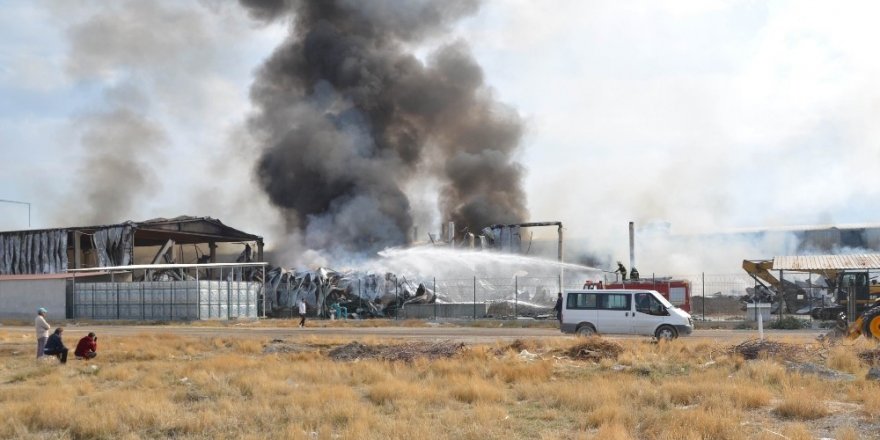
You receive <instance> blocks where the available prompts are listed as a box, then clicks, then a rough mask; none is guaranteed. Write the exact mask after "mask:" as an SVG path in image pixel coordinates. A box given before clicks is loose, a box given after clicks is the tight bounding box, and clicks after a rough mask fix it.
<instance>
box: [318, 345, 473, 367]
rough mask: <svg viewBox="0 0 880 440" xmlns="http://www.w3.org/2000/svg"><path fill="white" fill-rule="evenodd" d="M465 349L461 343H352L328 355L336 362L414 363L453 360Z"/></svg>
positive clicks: (335, 349) (331, 351) (333, 350)
mask: <svg viewBox="0 0 880 440" xmlns="http://www.w3.org/2000/svg"><path fill="white" fill-rule="evenodd" d="M464 349H465V344H464V343H461V342H450V341H444V342H434V343H424V342H408V343H405V344H399V345H365V344H361V343H360V342H351V343H348V344H346V345H342V346H339V347H336V348H334V349H332V350H330V352H329V353H328V356H330V358H331V359H333V360H334V361H342V362H352V361H358V360H364V359H378V360H383V361H403V362H412V361H413V360H414V359H416V358H428V359H431V360H433V359H441V358H451V357H453V356H455V355H456V354H458V353H459V352H461V351H463V350H464Z"/></svg>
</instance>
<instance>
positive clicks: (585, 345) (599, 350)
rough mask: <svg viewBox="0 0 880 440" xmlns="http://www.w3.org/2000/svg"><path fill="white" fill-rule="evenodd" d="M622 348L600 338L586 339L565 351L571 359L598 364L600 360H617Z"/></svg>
mask: <svg viewBox="0 0 880 440" xmlns="http://www.w3.org/2000/svg"><path fill="white" fill-rule="evenodd" d="M622 352H623V346H622V345H620V344H618V343H617V342H612V341H608V340H605V339H602V338H588V339H587V340H586V341H584V342H581V343H579V344H577V345H574V346H573V347H571V348H569V349H568V350H566V351H565V354H566V355H567V356H569V357H571V358H572V359H577V360H584V361H592V362H599V361H600V360H602V359H617V356H618V355H620V353H622Z"/></svg>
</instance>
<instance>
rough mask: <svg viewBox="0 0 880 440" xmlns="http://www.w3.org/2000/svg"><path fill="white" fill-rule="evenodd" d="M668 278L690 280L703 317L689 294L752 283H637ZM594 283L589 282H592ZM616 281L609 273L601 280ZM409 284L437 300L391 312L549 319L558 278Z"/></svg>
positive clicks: (742, 288)
mask: <svg viewBox="0 0 880 440" xmlns="http://www.w3.org/2000/svg"><path fill="white" fill-rule="evenodd" d="M669 278H672V279H675V280H686V281H688V282H689V283H690V298H691V313H692V314H694V315H696V316H703V317H704V316H705V315H706V311H705V307H704V304H705V303H703V304H701V305H702V306H703V307H694V302H693V298H696V297H703V296H704V295H705V297H707V298H712V297H718V296H726V297H735V298H740V297H742V296H745V295H747V294H748V290H747V289H749V288H753V287H754V285H755V281H754V280H753V279H752V278H751V277H749V276H748V275H747V274H708V273H698V274H685V275H677V276H672V277H664V278H655V277H654V276H653V275H648V276H646V277H643V278H642V281H650V280H656V282H657V283H662V282H664V281H665V280H667V279H669ZM584 281H586V280H570V279H566V280H565V283H564V284H563V286H562V287H563V289H565V290H570V289H581V288H583V286H584ZM593 281H595V280H593ZM603 281H605V282H606V283H610V282H615V281H617V280H616V279H615V277H614V276H613V275H608V276H606V277H605V279H604V280H603ZM410 282H411V283H413V284H414V285H418V284H419V283H422V284H424V285H425V287H427V288H429V289H432V290H433V291H434V292H435V293H436V294H437V297H438V298H439V299H440V303H439V304H417V305H412V304H405V298H403V297H401V298H400V307H399V311H398V313H397V314H396V315H395V316H398V317H405V318H417V319H434V318H465V319H467V318H470V319H482V318H501V319H513V318H518V317H539V318H552V313H553V311H552V308H553V305H554V304H555V302H556V294H557V292H559V291H560V287H559V277H511V278H480V277H472V278H459V279H427V280H410Z"/></svg>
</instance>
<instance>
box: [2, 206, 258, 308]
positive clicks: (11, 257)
mask: <svg viewBox="0 0 880 440" xmlns="http://www.w3.org/2000/svg"><path fill="white" fill-rule="evenodd" d="M221 246H233V247H232V248H231V249H226V252H229V251H232V254H233V255H232V256H231V257H229V258H231V259H233V260H234V263H217V260H218V249H220V247H221ZM222 251H223V249H221V252H222ZM236 254H237V257H236V256H235V255H236ZM262 256H263V239H262V237H260V236H257V235H253V234H249V233H246V232H242V231H240V230H237V229H235V228H232V227H229V226H226V225H224V224H223V223H222V222H220V221H219V220H216V219H213V218H209V217H188V216H182V217H176V218H173V219H164V218H159V219H153V220H147V221H142V222H131V221H129V222H125V223H119V224H111V225H101V226H83V227H69V228H53V229H40V230H26V231H6V232H0V305H3V307H2V310H3V315H4V316H5V317H21V316H30V315H31V314H32V313H33V310H35V307H36V306H37V305H42V306H49V307H50V308H52V309H54V310H55V313H58V314H59V315H60V314H61V311H64V314H65V315H66V316H67V317H69V318H99V319H102V318H103V319H200V318H205V317H223V316H224V315H225V316H226V317H230V316H232V314H233V312H232V309H235V313H238V312H239V310H238V304H239V303H236V307H232V305H231V304H230V299H229V298H230V295H236V300H239V299H242V300H243V301H244V304H245V307H244V309H245V313H244V314H245V315H247V316H253V317H256V316H257V308H256V307H257V294H258V292H259V288H260V286H261V283H259V282H255V281H254V280H255V279H256V280H258V279H259V278H260V277H259V276H257V270H256V269H257V268H258V267H259V264H260V263H257V262H259V261H261V260H262ZM191 263H200V264H191ZM263 264H264V263H263ZM221 281H225V282H226V284H223V283H222V282H221ZM212 283H214V284H212ZM224 295H225V296H224ZM221 297H222V298H226V299H225V304H222V303H224V301H223V300H222V298H221ZM211 299H213V302H210V301H211ZM209 302H210V304H203V303H209ZM215 306H216V307H215ZM203 312H204V313H203Z"/></svg>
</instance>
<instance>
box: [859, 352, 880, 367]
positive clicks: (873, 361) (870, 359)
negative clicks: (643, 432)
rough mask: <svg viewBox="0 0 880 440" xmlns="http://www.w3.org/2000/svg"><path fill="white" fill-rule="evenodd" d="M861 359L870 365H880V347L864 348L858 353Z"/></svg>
mask: <svg viewBox="0 0 880 440" xmlns="http://www.w3.org/2000/svg"><path fill="white" fill-rule="evenodd" d="M858 356H859V359H861V360H862V362H864V363H866V364H868V365H880V348H875V349H872V350H863V351H861V352H859V354H858Z"/></svg>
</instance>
